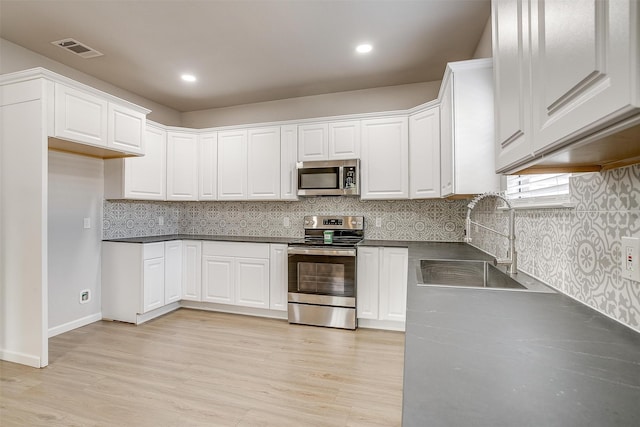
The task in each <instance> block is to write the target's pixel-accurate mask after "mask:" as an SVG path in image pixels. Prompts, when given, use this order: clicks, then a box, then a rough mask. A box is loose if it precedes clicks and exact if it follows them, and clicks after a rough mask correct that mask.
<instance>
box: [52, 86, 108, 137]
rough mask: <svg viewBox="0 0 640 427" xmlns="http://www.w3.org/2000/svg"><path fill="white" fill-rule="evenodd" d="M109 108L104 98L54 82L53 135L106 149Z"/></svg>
mask: <svg viewBox="0 0 640 427" xmlns="http://www.w3.org/2000/svg"><path fill="white" fill-rule="evenodd" d="M108 108H109V103H108V102H107V100H105V99H102V98H99V97H97V96H95V95H93V94H90V93H87V92H83V91H80V90H78V89H75V88H71V87H67V86H65V85H62V84H60V83H56V84H55V112H54V116H55V118H54V120H55V125H54V136H55V137H57V138H63V139H68V140H71V141H77V142H82V143H86V144H91V145H97V146H101V147H106V146H107V117H108Z"/></svg>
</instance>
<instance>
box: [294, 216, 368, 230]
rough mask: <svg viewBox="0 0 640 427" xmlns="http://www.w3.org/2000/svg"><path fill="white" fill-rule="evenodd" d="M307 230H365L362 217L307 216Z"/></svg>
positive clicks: (305, 219) (305, 222) (305, 225)
mask: <svg viewBox="0 0 640 427" xmlns="http://www.w3.org/2000/svg"><path fill="white" fill-rule="evenodd" d="M304 228H305V229H316V230H318V229H328V230H364V217H362V216H318V215H312V216H305V217H304Z"/></svg>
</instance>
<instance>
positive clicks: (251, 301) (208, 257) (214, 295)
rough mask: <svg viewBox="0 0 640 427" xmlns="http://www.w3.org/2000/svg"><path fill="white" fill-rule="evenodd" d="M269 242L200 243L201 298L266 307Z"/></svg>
mask: <svg viewBox="0 0 640 427" xmlns="http://www.w3.org/2000/svg"><path fill="white" fill-rule="evenodd" d="M269 252H270V248H269V244H264V243H240V242H237V243H236V242H204V243H203V244H202V301H204V302H214V303H218V304H231V305H238V306H244V307H253V308H267V309H268V308H269V255H270V254H269Z"/></svg>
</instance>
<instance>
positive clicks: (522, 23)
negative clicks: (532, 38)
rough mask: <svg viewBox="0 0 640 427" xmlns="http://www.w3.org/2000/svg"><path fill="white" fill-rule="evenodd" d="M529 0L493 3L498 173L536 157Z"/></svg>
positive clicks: (509, 0) (507, 0)
mask: <svg viewBox="0 0 640 427" xmlns="http://www.w3.org/2000/svg"><path fill="white" fill-rule="evenodd" d="M528 3H529V1H528V0H516V1H514V0H497V1H495V0H494V1H493V3H492V7H493V10H492V15H491V16H492V23H493V63H494V70H493V75H494V82H495V88H494V94H495V130H496V150H495V152H496V170H498V171H501V170H503V169H504V168H505V167H507V166H509V165H511V164H513V163H516V162H519V161H522V160H528V159H530V158H531V157H532V155H533V153H532V149H531V141H530V138H531V120H530V115H531V101H530V98H531V93H530V88H529V79H530V59H529V52H530V46H529V39H528V38H527V37H525V36H524V35H525V34H527V33H528V28H529V8H528Z"/></svg>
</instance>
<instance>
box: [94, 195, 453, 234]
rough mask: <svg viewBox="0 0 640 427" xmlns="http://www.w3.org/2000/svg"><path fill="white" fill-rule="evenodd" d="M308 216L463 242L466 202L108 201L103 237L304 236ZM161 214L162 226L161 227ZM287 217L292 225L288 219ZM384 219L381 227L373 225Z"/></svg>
mask: <svg viewBox="0 0 640 427" xmlns="http://www.w3.org/2000/svg"><path fill="white" fill-rule="evenodd" d="M305 215H364V217H365V237H366V238H367V239H383V240H384V239H390V240H425V241H441V242H459V241H462V238H463V235H464V218H465V215H466V202H465V201H460V200H456V201H449V200H400V201H393V202H391V201H362V200H359V199H357V198H350V197H310V198H305V199H301V200H300V201H292V202H141V201H124V200H117V201H105V202H104V221H103V237H104V238H105V239H117V238H122V237H140V236H152V235H161V234H174V233H181V234H209V235H224V236H227V235H229V236H238V235H240V236H267V237H302V236H303V234H304V233H303V229H302V221H303V218H304V216H305ZM160 216H162V217H163V219H164V225H159V221H158V218H159V217H160ZM285 218H289V227H285V226H284V219H285ZM376 218H380V220H381V227H376V226H375V221H376Z"/></svg>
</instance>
